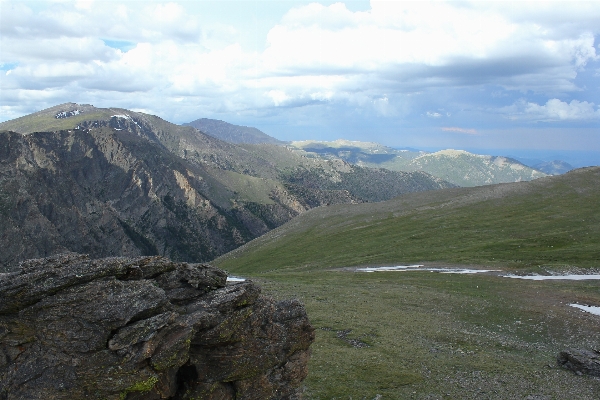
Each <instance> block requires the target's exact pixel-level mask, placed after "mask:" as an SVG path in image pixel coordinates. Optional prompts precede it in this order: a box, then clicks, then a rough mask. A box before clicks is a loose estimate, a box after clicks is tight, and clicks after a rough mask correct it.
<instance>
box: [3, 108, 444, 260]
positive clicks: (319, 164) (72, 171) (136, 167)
mask: <svg viewBox="0 0 600 400" xmlns="http://www.w3.org/2000/svg"><path fill="white" fill-rule="evenodd" d="M449 186H451V185H450V184H448V183H447V182H444V181H442V180H440V179H436V178H433V177H431V176H428V175H426V174H423V173H420V172H415V173H400V172H389V171H384V170H377V169H369V168H363V167H359V166H353V165H351V164H349V163H346V162H343V161H341V160H325V159H322V158H319V157H309V156H307V154H306V153H305V152H303V151H300V150H294V149H291V148H286V147H282V146H273V145H244V146H241V145H234V144H230V143H226V142H223V141H221V140H218V139H215V138H213V137H211V136H208V135H205V134H203V133H201V132H200V131H198V130H196V129H194V128H192V127H183V126H178V125H174V124H171V123H169V122H167V121H164V120H162V119H160V118H158V117H156V116H152V115H147V114H143V113H136V112H132V111H129V110H123V109H101V108H95V107H93V106H88V105H78V104H72V103H70V104H63V105H60V106H56V107H53V108H50V109H47V110H43V111H40V112H38V113H34V114H31V115H29V116H25V117H22V118H18V119H15V120H12V121H7V122H4V123H2V124H0V219H1V222H2V223H1V224H0V244H2V246H3V251H2V252H1V253H0V269H5V270H6V269H10V268H12V267H14V266H16V264H17V263H18V262H19V261H22V260H25V259H28V258H35V257H44V256H48V255H51V254H56V253H59V252H63V251H66V250H69V251H75V252H80V253H89V254H91V255H92V256H94V257H106V256H113V255H120V256H140V255H163V256H168V257H170V258H172V259H175V260H180V261H195V262H199V261H207V260H211V259H213V258H214V257H216V256H218V255H220V254H223V253H225V252H227V251H229V250H232V249H234V248H236V247H238V246H239V245H241V244H243V243H245V242H247V241H248V240H251V239H253V238H255V237H257V236H260V235H261V234H264V233H265V232H267V231H269V230H270V229H272V228H274V227H277V226H279V225H281V224H282V223H284V222H286V221H288V220H290V219H291V218H292V217H294V216H296V215H298V214H300V213H302V212H304V211H306V210H308V209H310V208H312V207H316V206H320V205H326V204H338V203H360V202H364V201H378V200H384V199H389V198H392V197H394V196H397V195H399V194H403V193H408V192H413V191H418V190H432V189H439V188H444V187H449Z"/></svg>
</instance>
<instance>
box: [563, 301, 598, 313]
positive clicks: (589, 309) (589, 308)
mask: <svg viewBox="0 0 600 400" xmlns="http://www.w3.org/2000/svg"><path fill="white" fill-rule="evenodd" d="M569 305H570V306H571V307H576V308H579V309H581V310H583V311H587V312H589V313H592V314H594V315H600V307H595V306H582V305H581V304H569Z"/></svg>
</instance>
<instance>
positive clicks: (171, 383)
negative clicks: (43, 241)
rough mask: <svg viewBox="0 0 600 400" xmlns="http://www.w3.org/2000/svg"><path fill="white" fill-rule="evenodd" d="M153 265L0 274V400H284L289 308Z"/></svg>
mask: <svg viewBox="0 0 600 400" xmlns="http://www.w3.org/2000/svg"><path fill="white" fill-rule="evenodd" d="M226 279H227V276H226V274H225V272H224V271H222V270H219V269H217V268H214V267H212V266H209V265H205V264H187V263H176V262H172V261H170V260H168V259H165V258H162V257H141V258H122V257H121V258H106V259H100V260H91V259H90V258H88V257H87V256H85V255H79V254H75V253H70V254H62V255H58V256H53V257H48V258H45V259H35V260H29V261H26V262H23V263H21V265H20V268H19V269H18V270H17V271H15V272H11V273H6V274H0V380H1V386H2V388H1V389H0V399H3V400H11V399H34V398H35V399H42V398H43V399H83V398H86V399H88V398H89V399H223V400H225V399H237V400H239V399H294V398H298V396H299V394H298V387H299V386H300V383H301V382H302V380H303V379H304V378H305V376H306V374H307V362H308V357H309V346H310V344H311V343H312V341H313V340H314V330H313V328H312V327H311V325H310V323H309V322H308V319H307V316H306V312H305V309H304V307H303V306H302V305H301V304H300V303H299V302H298V301H297V300H289V301H280V302H275V301H273V300H272V299H270V298H267V297H264V296H261V295H260V288H259V287H258V286H257V285H255V284H254V283H252V282H242V283H236V284H231V283H230V284H227V282H226Z"/></svg>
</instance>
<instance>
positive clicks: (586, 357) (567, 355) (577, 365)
mask: <svg viewBox="0 0 600 400" xmlns="http://www.w3.org/2000/svg"><path fill="white" fill-rule="evenodd" d="M557 362H558V365H560V366H561V367H563V368H567V369H570V370H571V371H573V372H575V373H576V374H577V375H584V374H585V375H592V376H599V377H600V351H598V350H585V349H568V350H565V351H561V352H560V354H559V355H558V357H557Z"/></svg>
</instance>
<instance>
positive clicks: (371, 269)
mask: <svg viewBox="0 0 600 400" xmlns="http://www.w3.org/2000/svg"><path fill="white" fill-rule="evenodd" d="M356 271H358V272H382V271H429V272H440V273H442V274H477V273H480V272H497V271H499V270H496V269H468V268H437V267H424V266H423V265H398V266H395V267H367V268H357V269H356Z"/></svg>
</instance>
